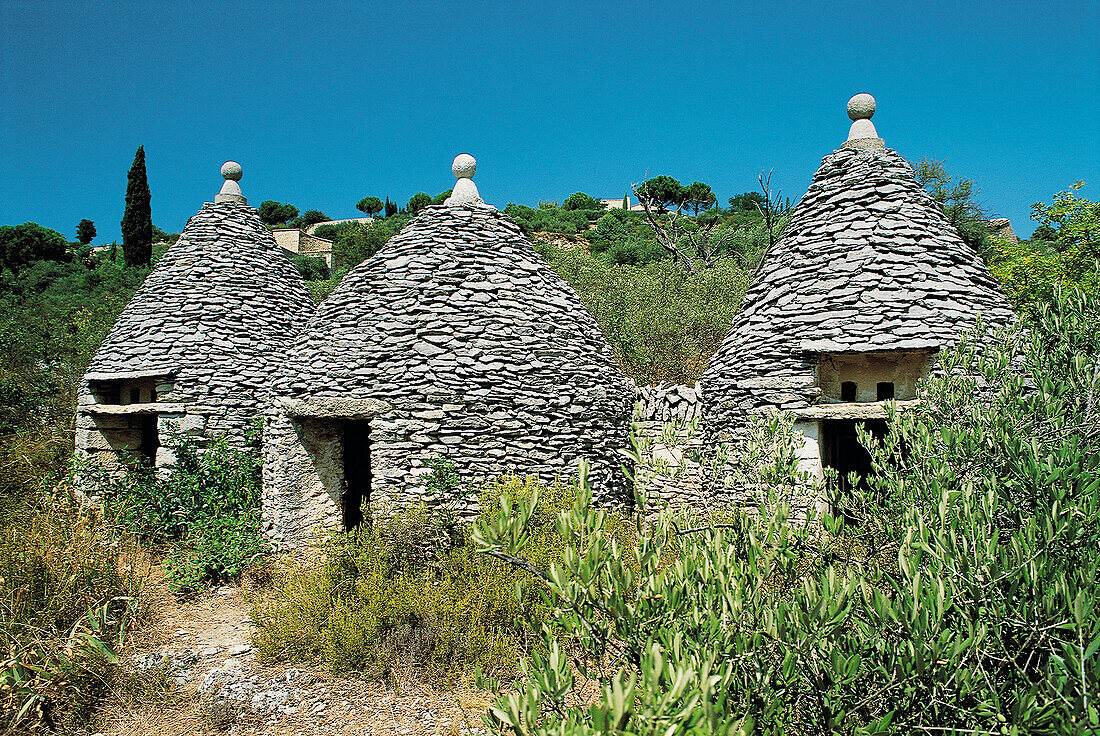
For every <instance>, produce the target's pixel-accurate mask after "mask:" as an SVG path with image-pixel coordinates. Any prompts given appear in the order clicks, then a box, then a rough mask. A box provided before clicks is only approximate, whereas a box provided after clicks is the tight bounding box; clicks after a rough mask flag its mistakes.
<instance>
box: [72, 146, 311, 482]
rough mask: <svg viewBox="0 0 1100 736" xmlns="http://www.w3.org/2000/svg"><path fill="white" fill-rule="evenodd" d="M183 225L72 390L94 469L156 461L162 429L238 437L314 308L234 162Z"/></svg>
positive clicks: (80, 442) (160, 460) (83, 445)
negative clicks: (250, 202)
mask: <svg viewBox="0 0 1100 736" xmlns="http://www.w3.org/2000/svg"><path fill="white" fill-rule="evenodd" d="M222 176H223V177H224V178H225V183H224V185H223V187H222V190H221V192H220V193H219V194H218V195H217V196H216V197H215V198H214V202H213V203H210V202H207V203H206V204H204V205H203V206H202V209H200V210H199V211H198V212H197V213H196V214H195V215H194V216H193V217H192V218H191V219H190V220H189V221H188V223H187V226H186V227H185V228H184V230H183V232H182V233H181V234H180V238H179V240H178V241H177V242H176V243H175V244H174V245H172V247H171V248H169V249H168V252H167V253H165V254H164V256H163V257H162V258H161V259H160V261H159V262H158V263H157V266H156V268H155V269H153V272H152V273H150V274H149V276H148V277H147V278H146V279H145V283H144V284H142V286H141V288H140V289H139V290H138V291H137V293H136V294H134V297H133V299H131V300H130V303H129V304H127V305H126V308H125V309H124V310H123V311H122V314H121V315H120V316H119V318H118V321H117V322H116V323H115V325H114V327H112V328H111V331H110V332H109V333H108V334H107V338H106V339H105V340H104V341H103V344H102V345H101V346H100V348H99V350H98V352H96V354H95V357H94V358H93V359H92V362H91V365H90V366H89V367H88V372H87V373H86V374H85V375H84V380H83V382H82V383H81V386H80V389H79V396H78V406H77V424H76V426H77V431H76V449H77V452H78V454H80V455H82V456H84V457H85V458H87V459H88V460H90V461H91V462H92V463H93V464H94V465H98V466H101V467H106V468H108V469H118V468H121V467H122V466H123V464H124V463H130V462H145V463H148V464H151V465H156V466H157V467H163V466H164V465H168V464H171V463H172V462H173V461H174V458H173V457H172V454H171V452H170V451H169V450H168V448H166V447H164V446H162V444H161V443H162V441H163V439H164V437H165V432H166V431H167V430H168V428H169V425H175V426H176V427H177V428H178V429H179V430H181V431H183V432H187V433H189V434H193V435H196V436H202V437H207V438H212V437H214V436H216V435H226V436H227V437H228V438H229V439H230V441H232V442H237V443H240V442H242V441H243V439H244V435H245V432H246V431H247V429H248V427H249V425H250V424H252V423H253V422H255V421H256V420H257V419H259V418H260V417H261V416H262V414H263V407H265V406H267V405H268V404H269V403H270V399H269V398H268V397H269V396H270V382H271V378H272V375H273V373H274V371H275V369H276V367H277V366H278V365H279V363H281V362H282V358H283V356H284V355H285V352H286V348H287V345H288V344H289V343H290V342H291V341H292V340H293V339H294V338H295V337H296V336H297V334H298V332H299V331H300V330H301V329H302V327H303V326H304V325H305V323H306V321H307V320H308V319H309V317H310V315H311V314H312V313H313V310H314V305H313V302H312V300H311V299H310V297H309V292H308V291H307V289H306V287H305V283H304V282H303V281H302V278H301V277H300V276H299V275H298V272H297V270H295V268H294V266H293V265H291V263H290V261H288V260H287V258H286V256H284V255H283V253H282V251H281V250H280V248H279V247H278V246H277V245H276V244H275V241H274V239H272V237H271V233H270V232H269V231H268V229H267V228H266V227H265V226H264V225H263V223H261V222H260V219H259V217H258V216H257V214H256V211H255V210H253V209H252V208H251V207H249V206H248V203H247V200H246V199H245V198H244V196H243V195H242V194H241V189H240V186H239V185H238V184H237V182H238V181H239V180H240V178H241V167H240V165H238V164H237V163H235V162H232V161H229V162H227V163H226V164H225V165H224V166H222Z"/></svg>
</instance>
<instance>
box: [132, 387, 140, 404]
mask: <svg viewBox="0 0 1100 736" xmlns="http://www.w3.org/2000/svg"><path fill="white" fill-rule="evenodd" d="M130 403H131V404H140V403H141V389H140V388H132V389H130Z"/></svg>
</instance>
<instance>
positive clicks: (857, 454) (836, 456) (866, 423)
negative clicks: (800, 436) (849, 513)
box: [821, 419, 886, 491]
mask: <svg viewBox="0 0 1100 736" xmlns="http://www.w3.org/2000/svg"><path fill="white" fill-rule="evenodd" d="M857 426H862V427H864V428H865V429H866V430H867V431H868V432H870V433H871V436H872V437H873V438H874V439H875V440H876V441H881V440H882V439H883V438H884V437H885V436H886V420H885V419H862V420H857V419H825V420H823V421H822V422H821V438H822V448H821V449H822V458H821V459H822V461H823V463H824V465H825V466H826V467H829V468H835V469H836V472H837V475H838V476H839V480H838V482H839V484H840V489H841V490H842V491H847V490H850V489H851V488H852V484H851V482H850V481H849V479H848V476H849V474H850V473H855V474H856V486H857V487H865V484H866V480H867V476H869V475H870V474H871V453H870V452H868V451H867V448H866V447H864V446H863V445H861V444H860V443H859V436H858V435H857V434H856V427H857Z"/></svg>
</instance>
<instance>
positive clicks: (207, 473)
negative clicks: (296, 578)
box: [96, 427, 268, 593]
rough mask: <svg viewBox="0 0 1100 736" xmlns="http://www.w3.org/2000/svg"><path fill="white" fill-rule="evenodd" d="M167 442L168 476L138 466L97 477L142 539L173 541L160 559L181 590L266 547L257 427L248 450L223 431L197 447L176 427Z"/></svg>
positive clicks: (226, 577)
mask: <svg viewBox="0 0 1100 736" xmlns="http://www.w3.org/2000/svg"><path fill="white" fill-rule="evenodd" d="M165 444H166V445H167V446H168V447H170V448H171V449H172V452H173V453H174V454H175V456H176V464H175V465H173V466H172V468H171V470H170V472H169V473H168V475H167V477H164V478H159V477H157V475H156V473H154V472H151V471H149V470H143V469H138V470H135V471H133V472H132V473H131V474H130V475H129V476H127V477H126V478H125V479H123V480H121V481H112V480H109V479H96V484H97V485H98V486H100V487H102V488H106V489H107V490H106V491H105V495H106V496H107V497H108V498H112V499H114V503H115V504H116V507H117V508H118V510H119V513H120V514H121V516H122V518H123V519H124V520H125V522H126V524H127V526H128V527H129V528H131V529H133V530H134V531H136V532H137V533H138V534H139V535H140V536H141V538H142V539H143V540H145V541H147V542H150V543H153V544H164V543H166V542H172V543H174V546H173V548H172V549H171V551H170V552H169V554H168V556H167V557H166V559H165V565H166V569H167V572H168V578H169V581H170V582H171V583H172V586H173V587H174V588H175V589H176V590H177V591H178V592H181V593H189V592H194V591H196V590H198V589H199V588H200V587H201V586H202V585H203V584H204V583H206V582H207V581H211V582H229V581H232V580H234V579H236V578H237V577H238V576H239V575H240V573H241V572H242V571H243V570H244V568H245V567H246V566H247V565H248V564H249V563H250V562H251V561H252V560H253V559H254V558H256V557H259V556H262V555H263V554H265V553H266V552H267V551H268V546H267V544H266V542H264V541H263V539H262V537H261V534H260V495H261V487H262V479H261V471H262V468H263V461H262V458H261V451H260V431H259V427H256V428H255V429H254V430H253V431H252V432H251V433H250V435H249V446H248V447H247V448H245V449H237V448H235V447H232V446H231V445H230V444H229V443H228V442H227V441H226V439H225V438H224V437H223V438H219V439H216V440H214V441H213V442H211V443H210V445H209V447H202V446H201V445H200V442H199V441H198V440H196V439H195V438H192V437H188V436H184V435H179V434H175V435H173V436H171V437H169V439H168V440H167V441H166V443H165Z"/></svg>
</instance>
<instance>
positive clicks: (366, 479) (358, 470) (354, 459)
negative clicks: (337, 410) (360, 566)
mask: <svg viewBox="0 0 1100 736" xmlns="http://www.w3.org/2000/svg"><path fill="white" fill-rule="evenodd" d="M370 481H371V473H370V423H369V422H366V421H347V422H344V498H343V501H342V506H343V508H342V515H343V521H344V530H345V531H351V530H352V529H354V528H355V527H357V526H359V524H361V523H362V521H363V506H364V505H365V504H366V503H368V502H369V501H370Z"/></svg>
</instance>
